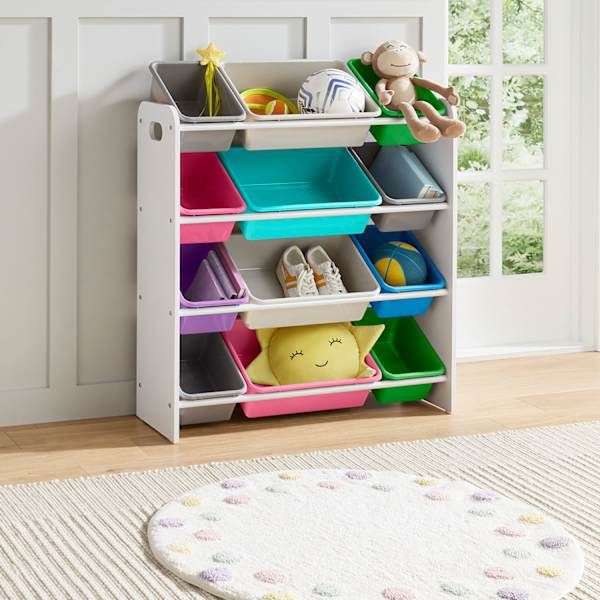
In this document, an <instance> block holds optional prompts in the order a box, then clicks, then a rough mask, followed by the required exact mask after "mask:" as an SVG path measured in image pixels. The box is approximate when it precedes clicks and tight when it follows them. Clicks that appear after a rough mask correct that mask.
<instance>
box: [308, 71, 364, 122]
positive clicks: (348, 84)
mask: <svg viewBox="0 0 600 600" xmlns="http://www.w3.org/2000/svg"><path fill="white" fill-rule="evenodd" d="M298 109H299V110H300V112H301V113H309V114H310V113H359V112H363V111H364V110H365V92H364V90H363V88H362V86H361V85H360V84H359V83H358V81H356V79H354V77H352V75H350V73H346V72H345V71H341V70H340V69H322V70H321V71H317V72H316V73H312V74H311V75H309V76H308V77H307V78H306V79H305V80H304V83H303V84H302V87H301V88H300V91H299V92H298Z"/></svg>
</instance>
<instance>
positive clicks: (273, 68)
mask: <svg viewBox="0 0 600 600" xmlns="http://www.w3.org/2000/svg"><path fill="white" fill-rule="evenodd" d="M328 68H333V69H340V70H342V71H345V72H346V73H349V70H348V68H347V67H346V65H345V64H344V63H343V62H342V61H338V60H279V61H277V60H275V61H259V62H250V61H244V62H229V63H226V64H225V65H224V66H223V71H224V73H225V77H226V78H227V80H228V81H229V84H230V87H231V89H232V90H233V91H234V93H235V92H237V93H238V99H239V101H240V102H242V104H243V100H242V99H241V96H239V93H240V92H243V91H244V90H247V89H250V88H270V89H272V90H275V91H276V92H279V93H280V94H283V95H284V96H286V97H287V98H290V99H291V100H292V101H293V102H294V103H295V102H296V99H297V96H298V90H299V89H300V86H301V85H302V83H304V80H305V79H306V77H307V76H308V75H310V74H311V73H314V72H315V71H319V70H321V69H328ZM243 105H244V108H245V110H246V115H247V120H249V121H257V122H268V123H271V124H272V125H273V127H267V128H262V129H247V130H244V131H240V132H238V136H239V137H238V139H239V140H240V142H241V143H242V145H244V146H245V147H246V148H248V149H249V150H272V149H282V148H335V147H341V146H360V145H361V144H363V143H364V141H365V137H366V135H367V133H368V131H369V127H370V125H369V124H368V123H366V122H365V121H366V120H368V119H370V118H373V117H378V116H379V115H380V114H381V109H380V108H379V106H377V104H376V103H375V102H374V101H373V99H372V98H371V97H370V96H369V95H368V94H366V93H365V110H364V111H363V112H361V113H350V114H349V113H327V114H288V115H255V114H254V113H253V112H251V111H250V110H249V109H248V108H247V107H246V105H245V104H243ZM336 119H346V120H350V121H352V122H351V123H348V124H344V125H339V126H337V125H336V126H333V127H332V126H331V125H332V124H334V123H333V122H334V121H335V120H336Z"/></svg>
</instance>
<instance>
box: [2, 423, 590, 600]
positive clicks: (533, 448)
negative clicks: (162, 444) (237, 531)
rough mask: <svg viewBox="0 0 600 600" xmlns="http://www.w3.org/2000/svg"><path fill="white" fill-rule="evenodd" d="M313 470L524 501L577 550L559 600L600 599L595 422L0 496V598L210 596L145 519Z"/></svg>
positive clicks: (24, 489)
mask: <svg viewBox="0 0 600 600" xmlns="http://www.w3.org/2000/svg"><path fill="white" fill-rule="evenodd" d="M315 468H316V469H328V468H340V469H374V470H398V471H404V472H408V473H416V474H418V475H428V476H433V477H440V478H447V479H453V480H465V481H468V482H470V483H472V484H473V485H475V486H477V487H482V488H487V489H492V490H495V491H496V492H498V493H499V494H503V495H506V496H509V497H512V498H514V499H516V500H519V501H524V502H527V503H528V504H531V505H532V506H534V507H536V508H537V509H539V510H540V511H542V512H544V513H546V514H548V515H550V516H551V517H553V518H555V519H556V520H558V521H559V522H561V523H563V524H564V525H565V526H566V527H567V529H568V530H569V531H570V532H571V533H572V534H573V535H574V536H575V537H576V538H577V539H578V541H579V542H580V544H581V546H582V547H583V549H584V551H585V555H586V557H585V558H586V566H585V572H584V575H583V579H582V580H581V582H580V584H579V586H578V587H577V589H576V590H575V591H574V592H572V593H571V594H569V595H568V596H567V598H568V600H599V599H600V423H585V424H580V425H570V426H563V427H551V428H542V429H530V430H522V431H513V432H503V433H498V434H490V435H480V436H470V437H456V438H446V439H440V440H430V441H421V442H410V443H401V444H388V445H383V446H378V447H368V448H361V449H352V450H341V451H335V452H326V453H318V454H309V455H301V456H287V457H279V458H264V459H258V460H251V461H243V462H234V463H221V464H212V465H203V466H197V467H183V468H179V469H172V470H160V471H150V472H143V473H131V474H124V475H110V476H106V477H95V478H89V479H78V480H68V481H62V482H50V483H41V484H33V485H19V486H7V487H2V488H0V598H2V599H3V600H4V599H7V600H17V599H27V600H29V599H33V598H41V599H44V600H49V599H54V598H60V599H65V600H66V599H69V600H71V599H77V600H79V599H82V598H95V599H102V600H105V599H118V600H124V599H127V600H137V599H143V598H147V599H163V598H164V599H166V598H169V599H173V598H177V599H199V598H211V596H210V595H208V594H205V593H203V592H200V591H199V590H198V589H197V588H195V587H194V586H192V585H190V584H187V583H185V582H183V581H182V580H180V579H178V578H176V577H173V576H172V575H171V574H170V573H168V572H167V571H166V570H164V569H163V568H162V567H160V566H158V565H157V563H156V562H155V560H154V559H153V557H152V554H151V552H150V550H149V548H148V546H147V543H146V525H147V522H148V519H149V518H150V517H151V516H152V515H153V514H154V512H155V511H156V510H157V509H158V508H159V507H160V506H162V505H163V504H164V503H165V502H167V501H168V500H170V499H172V498H174V497H177V496H178V495H181V494H183V493H185V492H186V491H189V490H191V489H194V488H197V487H199V486H202V485H206V484H210V483H214V482H216V481H219V480H221V479H227V478H236V477H241V476H246V475H250V474H252V473H256V472H265V471H280V470H296V469H315ZM356 600H359V599H356ZM428 600H429V599H428Z"/></svg>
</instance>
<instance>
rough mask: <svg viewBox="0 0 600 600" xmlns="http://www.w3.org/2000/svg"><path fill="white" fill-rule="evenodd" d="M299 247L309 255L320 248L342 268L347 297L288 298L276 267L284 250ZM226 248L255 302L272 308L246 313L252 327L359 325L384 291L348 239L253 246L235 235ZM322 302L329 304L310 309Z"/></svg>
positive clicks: (244, 316)
mask: <svg viewBox="0 0 600 600" xmlns="http://www.w3.org/2000/svg"><path fill="white" fill-rule="evenodd" d="M294 244H295V245H297V246H299V247H300V249H301V250H302V251H304V252H305V251H306V250H308V248H310V247H311V246H314V245H317V244H320V245H321V246H322V247H323V248H324V249H325V251H326V252H327V254H329V256H330V257H331V259H332V260H333V261H334V262H335V264H336V265H337V266H338V268H339V270H340V273H341V276H342V280H343V282H344V285H345V287H346V289H347V290H348V293H347V294H339V295H335V296H311V297H303V298H286V297H285V296H284V294H283V290H282V289H281V285H280V284H279V281H278V279H277V275H276V272H275V269H276V266H277V263H278V261H279V259H280V257H281V254H282V253H283V251H284V250H285V249H286V248H287V247H288V246H292V245H294ZM226 247H227V250H228V252H229V254H230V256H231V259H232V260H233V262H234V264H235V265H236V267H237V268H238V270H239V272H240V274H241V276H242V278H243V279H244V281H245V283H246V287H247V289H248V290H249V293H250V304H256V305H268V306H269V307H270V308H269V309H268V310H266V309H265V310H256V311H253V310H252V309H250V310H249V311H248V312H245V313H242V314H241V318H242V320H243V321H244V323H245V324H246V326H247V327H248V328H250V329H261V328H263V327H290V326H293V325H309V324H312V323H315V324H316V323H338V322H343V321H356V320H359V319H361V318H362V316H363V315H364V313H365V311H366V310H367V307H368V306H369V303H370V302H371V300H372V299H373V298H375V297H376V296H377V295H378V294H379V291H380V288H379V285H378V283H377V280H376V279H375V277H374V276H373V274H372V273H371V271H370V269H369V267H368V266H367V265H366V263H365V262H364V260H363V259H362V257H361V255H360V252H359V251H358V249H357V248H356V246H355V245H354V244H353V243H352V240H351V238H350V237H348V236H328V237H303V238H292V239H275V240H260V241H252V242H250V241H248V240H246V239H245V238H244V237H243V236H242V235H239V234H235V235H232V236H231V237H230V238H229V240H228V241H227V242H226ZM323 300H327V304H324V305H323V304H319V305H317V306H311V304H314V303H315V301H319V302H321V301H323ZM292 305H293V306H292ZM271 307H272V308H271Z"/></svg>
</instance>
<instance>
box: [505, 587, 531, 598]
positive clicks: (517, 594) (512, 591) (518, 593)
mask: <svg viewBox="0 0 600 600" xmlns="http://www.w3.org/2000/svg"><path fill="white" fill-rule="evenodd" d="M497 596H498V598H502V600H530V597H529V592H528V591H527V590H522V589H519V588H503V589H501V590H498V594H497Z"/></svg>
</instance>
